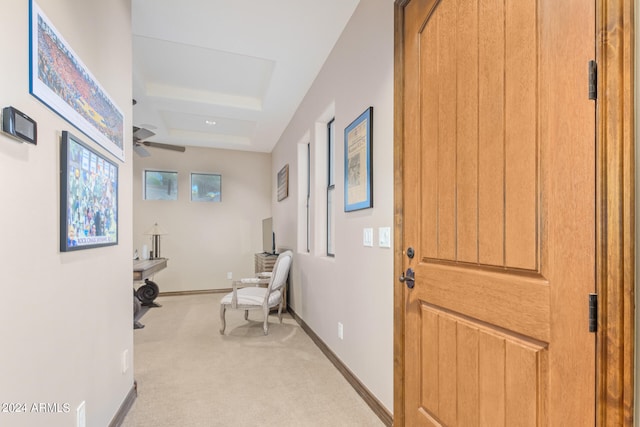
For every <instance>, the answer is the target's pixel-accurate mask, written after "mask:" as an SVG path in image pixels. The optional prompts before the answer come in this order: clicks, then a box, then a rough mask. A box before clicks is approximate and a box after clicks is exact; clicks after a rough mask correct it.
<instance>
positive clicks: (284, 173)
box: [278, 163, 289, 201]
mask: <svg viewBox="0 0 640 427" xmlns="http://www.w3.org/2000/svg"><path fill="white" fill-rule="evenodd" d="M287 197H289V164H288V163H287V164H286V165H284V167H283V168H282V169H280V172H278V201H281V200H284V199H286V198H287Z"/></svg>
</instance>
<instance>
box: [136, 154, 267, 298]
mask: <svg viewBox="0 0 640 427" xmlns="http://www.w3.org/2000/svg"><path fill="white" fill-rule="evenodd" d="M147 150H148V151H149V153H150V154H151V156H150V157H139V156H138V155H137V154H134V159H133V163H134V171H133V249H132V250H131V253H132V254H133V251H134V250H135V249H137V250H138V254H139V255H142V252H143V251H142V248H143V245H147V247H148V250H151V238H150V237H149V236H146V235H144V233H145V232H146V231H147V230H148V229H149V228H150V227H151V226H152V225H153V224H154V223H155V222H157V223H158V224H159V225H160V227H162V228H164V229H165V230H166V231H167V232H168V233H169V234H168V235H166V236H162V237H161V255H162V256H163V257H166V258H169V262H168V268H167V269H165V270H163V271H161V272H159V273H157V274H156V276H155V277H154V278H153V280H154V281H155V282H156V283H157V284H158V286H159V287H160V292H168V291H188V290H202V289H223V288H230V287H231V282H232V281H231V280H228V279H227V273H228V272H231V273H232V277H233V278H241V277H251V276H253V274H254V260H253V255H254V253H255V252H261V251H262V219H263V218H267V217H270V216H271V186H270V184H271V181H270V177H271V155H270V154H265V153H251V152H245V151H231V150H215V149H207V148H196V147H188V148H187V150H186V151H185V152H184V153H178V152H174V151H169V150H160V149H154V148H148V149H147ZM145 169H152V170H166V171H174V172H178V200H176V201H160V200H142V197H143V172H144V170H145ZM192 172H198V173H215V174H221V175H222V201H221V202H220V203H217V202H211V203H209V202H192V201H191V200H190V197H191V192H190V176H191V173H192Z"/></svg>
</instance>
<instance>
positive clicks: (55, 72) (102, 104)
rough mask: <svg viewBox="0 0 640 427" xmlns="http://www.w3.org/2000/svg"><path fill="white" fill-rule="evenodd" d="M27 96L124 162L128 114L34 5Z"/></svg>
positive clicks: (30, 10) (30, 7)
mask: <svg viewBox="0 0 640 427" xmlns="http://www.w3.org/2000/svg"><path fill="white" fill-rule="evenodd" d="M29 28H30V34H29V93H31V94H32V95H33V96H35V97H36V98H38V99H39V100H40V101H42V102H43V103H44V104H45V105H46V106H47V107H49V108H50V109H51V110H53V111H54V112H55V113H57V114H58V115H60V117H62V118H63V119H65V120H66V121H67V122H69V123H70V124H71V125H73V126H75V127H76V128H77V129H79V130H80V131H81V132H82V133H84V134H85V135H87V136H88V137H89V138H91V139H92V140H94V141H96V142H97V143H98V144H100V145H101V146H102V147H103V148H105V149H106V150H107V151H108V152H109V153H111V154H113V155H114V156H116V157H117V158H118V159H120V160H121V161H123V162H124V160H125V157H124V153H125V147H124V114H123V113H122V111H121V110H120V108H118V106H117V105H116V103H115V102H114V101H113V100H112V99H111V98H110V97H109V95H108V94H107V92H106V91H105V90H104V88H103V87H102V86H101V85H100V83H99V82H98V80H97V79H96V78H95V77H94V76H93V74H91V72H90V71H89V69H88V68H87V67H86V66H85V65H84V63H83V62H82V61H81V60H80V58H79V57H78V55H77V54H76V53H75V52H74V51H73V49H72V48H71V46H70V45H69V44H68V43H67V42H66V41H65V39H64V38H63V37H62V35H61V34H60V33H59V32H58V30H57V29H56V28H55V27H54V26H53V24H52V23H51V21H49V19H48V18H47V17H46V16H45V14H44V13H43V12H42V10H41V9H40V7H38V5H37V4H36V2H35V1H34V0H30V1H29Z"/></svg>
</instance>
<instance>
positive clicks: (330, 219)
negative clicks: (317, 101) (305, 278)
mask: <svg viewBox="0 0 640 427" xmlns="http://www.w3.org/2000/svg"><path fill="white" fill-rule="evenodd" d="M334 124H335V119H331V121H329V123H327V147H328V150H327V165H328V170H327V256H335V207H334V200H335V197H334V193H335V190H336V184H335V179H334V175H335V174H334V169H335V165H334V163H335V126H334Z"/></svg>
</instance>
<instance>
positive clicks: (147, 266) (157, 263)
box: [133, 258, 169, 280]
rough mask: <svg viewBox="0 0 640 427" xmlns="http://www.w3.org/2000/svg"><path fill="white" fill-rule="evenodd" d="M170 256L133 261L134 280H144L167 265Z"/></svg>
mask: <svg viewBox="0 0 640 427" xmlns="http://www.w3.org/2000/svg"><path fill="white" fill-rule="evenodd" d="M168 259H169V258H155V259H142V260H135V261H133V280H144V279H146V278H147V277H149V276H151V275H152V274H153V273H156V272H158V271H160V270H163V269H165V268H166V267H167V260H168Z"/></svg>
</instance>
